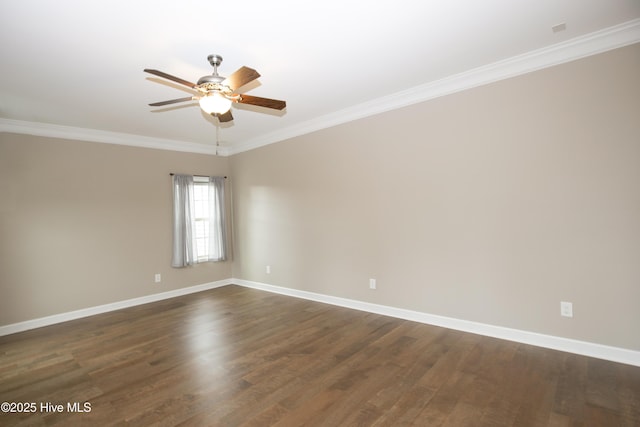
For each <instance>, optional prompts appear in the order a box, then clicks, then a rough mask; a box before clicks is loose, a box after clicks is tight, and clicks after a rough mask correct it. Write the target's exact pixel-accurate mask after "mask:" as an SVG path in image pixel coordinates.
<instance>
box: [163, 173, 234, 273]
mask: <svg viewBox="0 0 640 427" xmlns="http://www.w3.org/2000/svg"><path fill="white" fill-rule="evenodd" d="M173 204H174V205H173V258H172V262H171V265H172V266H173V267H185V266H187V265H191V264H194V263H198V262H207V261H223V260H225V259H226V258H227V256H226V226H225V215H224V212H225V210H224V178H222V177H204V176H192V175H174V176H173Z"/></svg>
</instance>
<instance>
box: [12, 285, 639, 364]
mask: <svg viewBox="0 0 640 427" xmlns="http://www.w3.org/2000/svg"><path fill="white" fill-rule="evenodd" d="M231 284H236V285H240V286H244V287H247V288H253V289H259V290H263V291H268V292H273V293H277V294H282V295H288V296H291V297H296V298H302V299H307V300H311V301H317V302H321V303H326V304H331V305H336V306H340V307H345V308H351V309H354V310H360V311H366V312H368V313H376V314H381V315H384V316H391V317H395V318H398V319H405V320H411V321H413V322H419V323H425V324H428V325H434V326H441V327H443V328H449V329H455V330H458V331H464V332H470V333H473V334H478V335H485V336H489V337H494V338H500V339H505V340H509V341H514V342H519V343H523V344H531V345H535V346H538V347H545V348H550V349H554V350H559V351H566V352H569V353H575V354H581V355H583V356H590V357H595V358H598V359H604V360H609V361H612V362H619V363H625V364H627V365H633V366H640V351H635V350H628V349H624V348H619V347H611V346H606V345H602V344H595V343H590V342H586V341H578V340H573V339H569V338H562V337H556V336H552V335H544V334H539V333H535V332H528V331H522V330H518V329H511V328H505V327H502V326H495V325H489V324H485V323H478V322H472V321H469V320H461V319H455V318H452V317H445V316H438V315H435V314H429V313H422V312H418V311H412V310H406V309H402V308H396V307H390V306H386V305H380V304H373V303H368V302H363V301H357V300H352V299H347V298H340V297H334V296H331V295H324V294H318V293H314V292H308V291H301V290H297V289H291V288H283V287H280V286H274V285H268V284H266V283H260V282H253V281H250V280H242V279H224V280H218V281H216V282H210V283H204V284H202V285H196V286H190V287H187V288H180V289H175V290H172V291H167V292H161V293H158V294H152V295H146V296H143V297H139V298H133V299H128V300H124V301H118V302H114V303H110V304H104V305H98V306H95V307H89V308H84V309H81V310H75V311H70V312H67V313H60V314H54V315H52V316H47V317H41V318H38V319H33V320H27V321H24V322H19V323H13V324H10V325H5V326H0V336H4V335H10V334H15V333H17V332H23V331H27V330H30V329H35V328H40V327H43V326H49V325H53V324H56V323H62V322H67V321H69V320H75V319H80V318H83V317H88V316H93V315H95V314H101V313H107V312H109V311H115V310H119V309H122V308H127V307H133V306H136V305H142V304H148V303H150V302H156V301H160V300H165V299H169V298H175V297H179V296H182V295H187V294H192V293H196V292H202V291H206V290H209V289H214V288H219V287H222V286H227V285H231Z"/></svg>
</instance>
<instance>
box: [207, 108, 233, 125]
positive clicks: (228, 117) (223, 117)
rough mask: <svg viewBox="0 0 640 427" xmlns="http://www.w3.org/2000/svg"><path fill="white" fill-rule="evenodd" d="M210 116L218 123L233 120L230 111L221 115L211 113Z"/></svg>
mask: <svg viewBox="0 0 640 427" xmlns="http://www.w3.org/2000/svg"><path fill="white" fill-rule="evenodd" d="M211 115H212V116H215V117H217V118H218V120H219V121H220V123H225V122H230V121H231V120H233V115H232V114H231V110H229V111H227V112H226V113H222V114H218V113H212V114H211Z"/></svg>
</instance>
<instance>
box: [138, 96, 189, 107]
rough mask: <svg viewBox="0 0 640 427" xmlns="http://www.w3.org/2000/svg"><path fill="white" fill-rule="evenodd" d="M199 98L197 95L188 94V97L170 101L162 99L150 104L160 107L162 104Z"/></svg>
mask: <svg viewBox="0 0 640 427" xmlns="http://www.w3.org/2000/svg"><path fill="white" fill-rule="evenodd" d="M196 99H198V98H197V97H195V96H187V97H186V98H178V99H171V100H169V101H160V102H154V103H153V104H149V105H150V106H151V107H160V106H162V105H169V104H177V103H178V102H186V101H194V100H196Z"/></svg>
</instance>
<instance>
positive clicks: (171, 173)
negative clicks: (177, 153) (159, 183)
mask: <svg viewBox="0 0 640 427" xmlns="http://www.w3.org/2000/svg"><path fill="white" fill-rule="evenodd" d="M169 175H171V176H173V175H175V173H173V172H169ZM194 176H206V177H208V176H209V175H194ZM223 178H224V179H227V177H226V176H223Z"/></svg>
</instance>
